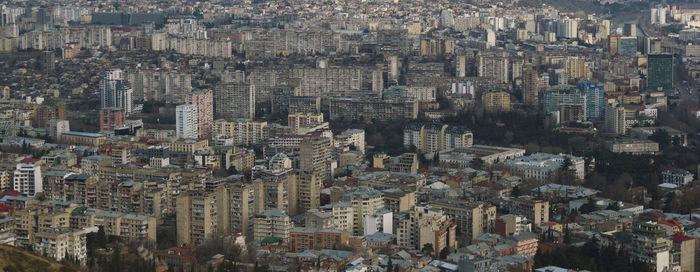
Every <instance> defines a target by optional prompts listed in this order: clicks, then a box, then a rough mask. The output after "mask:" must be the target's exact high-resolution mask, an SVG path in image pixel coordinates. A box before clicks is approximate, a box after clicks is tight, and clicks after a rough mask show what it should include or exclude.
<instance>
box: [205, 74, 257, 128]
mask: <svg viewBox="0 0 700 272" xmlns="http://www.w3.org/2000/svg"><path fill="white" fill-rule="evenodd" d="M214 91H215V93H214V97H215V98H216V99H214V115H215V116H216V118H223V119H227V120H233V119H236V118H250V119H255V85H251V84H238V83H232V84H222V85H219V86H217V87H216V88H215V89H214Z"/></svg>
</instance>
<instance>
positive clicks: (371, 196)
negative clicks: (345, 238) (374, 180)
mask: <svg viewBox="0 0 700 272" xmlns="http://www.w3.org/2000/svg"><path fill="white" fill-rule="evenodd" d="M342 201H344V202H348V203H350V204H351V205H352V208H353V217H352V222H353V232H352V233H353V235H364V229H365V226H364V223H365V222H364V218H365V216H370V215H373V214H374V212H375V211H377V210H379V209H384V194H383V193H382V192H381V191H378V190H376V189H374V188H371V187H367V186H361V187H358V188H357V189H356V190H355V191H352V192H347V193H344V194H343V196H342Z"/></svg>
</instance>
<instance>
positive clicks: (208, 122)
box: [185, 90, 214, 140]
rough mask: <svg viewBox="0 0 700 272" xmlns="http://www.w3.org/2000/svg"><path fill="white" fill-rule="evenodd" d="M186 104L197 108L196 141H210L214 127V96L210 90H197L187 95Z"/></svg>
mask: <svg viewBox="0 0 700 272" xmlns="http://www.w3.org/2000/svg"><path fill="white" fill-rule="evenodd" d="M185 103H186V104H192V105H194V106H195V108H197V127H198V129H197V131H198V133H199V137H198V139H200V140H201V139H211V137H212V133H211V129H212V126H213V125H214V95H213V93H212V91H211V90H198V91H194V92H192V93H189V94H187V96H186V97H185Z"/></svg>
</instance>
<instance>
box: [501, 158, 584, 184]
mask: <svg viewBox="0 0 700 272" xmlns="http://www.w3.org/2000/svg"><path fill="white" fill-rule="evenodd" d="M566 158H569V161H570V163H571V164H570V165H569V171H571V172H572V174H574V176H575V177H576V178H578V179H583V178H584V174H585V173H584V168H585V165H584V164H585V162H584V160H583V159H582V158H580V157H575V156H571V155H566V154H559V155H555V154H546V153H535V154H532V155H530V156H525V157H518V158H514V159H511V160H508V161H506V162H505V163H504V165H505V166H506V167H508V168H510V169H511V170H512V171H513V172H514V173H515V174H516V175H518V176H520V177H523V178H533V179H537V180H540V181H546V180H548V179H550V178H552V177H553V175H554V174H555V173H556V172H557V171H558V170H560V169H561V168H562V166H563V165H564V162H565V161H566Z"/></svg>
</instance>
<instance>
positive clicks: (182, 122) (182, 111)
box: [175, 104, 199, 139]
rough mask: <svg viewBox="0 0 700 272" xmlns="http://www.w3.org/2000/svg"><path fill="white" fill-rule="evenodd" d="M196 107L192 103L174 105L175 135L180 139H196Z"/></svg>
mask: <svg viewBox="0 0 700 272" xmlns="http://www.w3.org/2000/svg"><path fill="white" fill-rule="evenodd" d="M198 120H199V118H198V115H197V107H196V106H195V105H192V104H182V105H179V106H177V107H175V123H176V128H175V130H176V135H177V137H178V138H181V139H197V138H198V137H199V123H198Z"/></svg>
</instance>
